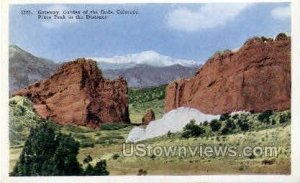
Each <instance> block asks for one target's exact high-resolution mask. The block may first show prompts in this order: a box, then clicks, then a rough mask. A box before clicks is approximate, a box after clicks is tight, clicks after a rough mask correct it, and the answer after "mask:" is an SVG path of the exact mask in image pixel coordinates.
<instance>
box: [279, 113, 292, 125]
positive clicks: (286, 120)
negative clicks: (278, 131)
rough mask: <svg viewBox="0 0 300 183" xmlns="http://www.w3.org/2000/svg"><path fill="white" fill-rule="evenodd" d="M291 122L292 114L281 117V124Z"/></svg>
mask: <svg viewBox="0 0 300 183" xmlns="http://www.w3.org/2000/svg"><path fill="white" fill-rule="evenodd" d="M290 120H291V113H288V114H281V115H280V116H279V123H281V124H282V123H287V122H288V121H290Z"/></svg>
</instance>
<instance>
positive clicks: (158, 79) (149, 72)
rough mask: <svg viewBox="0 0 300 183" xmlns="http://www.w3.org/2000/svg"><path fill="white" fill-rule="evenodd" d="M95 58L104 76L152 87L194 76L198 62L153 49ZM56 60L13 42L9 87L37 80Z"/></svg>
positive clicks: (129, 83) (52, 68)
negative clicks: (160, 52) (121, 78)
mask: <svg viewBox="0 0 300 183" xmlns="http://www.w3.org/2000/svg"><path fill="white" fill-rule="evenodd" d="M91 59H93V60H96V61H97V62H98V66H99V68H100V69H101V70H102V72H103V74H104V76H105V77H107V78H110V79H115V78H117V77H118V76H122V77H124V78H125V79H126V80H127V82H128V86H129V87H139V88H144V87H151V86H158V85H161V84H167V83H169V82H170V81H173V80H176V79H180V78H188V77H191V76H193V75H194V74H195V73H196V71H197V70H198V69H199V65H197V64H196V62H195V61H193V60H184V59H175V58H171V57H169V56H164V55H160V54H158V53H156V52H154V51H145V52H141V53H137V54H131V55H125V56H115V57H112V58H91ZM58 66H59V64H57V63H55V62H53V61H51V60H48V59H44V58H40V57H37V56H34V55H32V54H31V53H28V52H26V51H24V50H23V49H21V48H20V47H18V46H16V45H12V46H10V47H9V90H10V92H12V91H15V90H17V89H20V88H23V87H26V86H28V85H29V84H32V83H34V82H36V81H39V80H42V79H45V78H48V77H50V76H51V75H52V74H53V73H54V71H55V70H56V68H57V67H58Z"/></svg>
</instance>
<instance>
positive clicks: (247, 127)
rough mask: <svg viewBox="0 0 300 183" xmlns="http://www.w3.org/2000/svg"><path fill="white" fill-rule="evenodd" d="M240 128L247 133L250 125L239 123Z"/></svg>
mask: <svg viewBox="0 0 300 183" xmlns="http://www.w3.org/2000/svg"><path fill="white" fill-rule="evenodd" d="M240 128H241V130H242V131H249V130H250V125H249V124H248V123H245V122H244V123H241V124H240Z"/></svg>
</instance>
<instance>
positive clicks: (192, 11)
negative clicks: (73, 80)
mask: <svg viewBox="0 0 300 183" xmlns="http://www.w3.org/2000/svg"><path fill="white" fill-rule="evenodd" d="M21 10H31V11H32V14H31V15H22V14H21ZM38 10H42V11H45V10H60V11H61V12H62V11H63V10H76V11H81V12H83V11H84V10H89V11H90V10H111V11H113V12H116V10H129V11H131V10H136V11H137V12H138V14H136V15H117V14H116V13H115V14H114V15H108V18H107V19H106V20H77V19H72V20H70V19H68V20H59V21H53V20H41V19H38V18H37V17H38ZM290 19H291V18H290V4H289V3H256V4H254V3H248V4H237V3H235V4H234V3H232V4H219V3H211V4H114V5H107V4H106V5H104V4H102V5H101V4H97V5H96V4H94V5H91V4H89V5H83V4H82V5H78V4H76V5H74V4H73V5H72V4H60V5H55V4H44V5H11V6H10V15H9V29H10V30H9V34H10V35H9V42H10V44H15V45H18V46H19V47H21V48H22V49H24V50H26V51H28V52H30V53H32V54H34V55H36V56H39V57H43V58H47V59H51V60H53V61H55V62H62V61H68V60H73V59H75V58H79V57H80V58H81V57H90V58H91V57H113V56H122V55H128V54H135V53H139V52H143V51H149V50H152V51H155V52H158V53H160V54H162V55H167V56H170V57H173V58H180V59H190V60H195V61H197V62H198V63H204V62H205V61H206V60H207V59H208V58H209V57H210V56H211V55H213V54H214V53H215V52H216V51H219V50H225V49H232V50H233V49H237V48H239V47H240V46H241V45H242V44H243V43H244V42H245V41H246V40H247V39H249V38H251V37H254V36H266V37H275V36H276V35H277V34H278V33H280V32H285V33H288V34H290V32H291V20H290Z"/></svg>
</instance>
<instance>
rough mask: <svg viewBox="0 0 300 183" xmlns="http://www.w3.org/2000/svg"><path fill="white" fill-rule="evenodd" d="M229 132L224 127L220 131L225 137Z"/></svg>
mask: <svg viewBox="0 0 300 183" xmlns="http://www.w3.org/2000/svg"><path fill="white" fill-rule="evenodd" d="M229 132H230V130H229V128H227V127H224V128H223V129H222V130H221V134H222V135H226V134H228V133H229Z"/></svg>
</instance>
